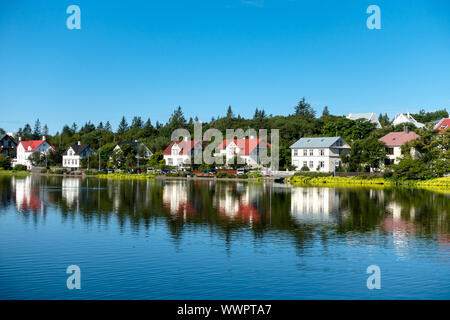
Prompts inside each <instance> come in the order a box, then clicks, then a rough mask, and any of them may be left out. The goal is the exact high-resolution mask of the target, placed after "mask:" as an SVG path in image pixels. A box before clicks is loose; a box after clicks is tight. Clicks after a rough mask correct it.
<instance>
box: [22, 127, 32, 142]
mask: <svg viewBox="0 0 450 320" xmlns="http://www.w3.org/2000/svg"><path fill="white" fill-rule="evenodd" d="M32 136H33V135H32V131H31V126H30V125H29V124H28V123H27V124H26V125H25V127H23V138H24V139H25V140H29V139H31V138H32Z"/></svg>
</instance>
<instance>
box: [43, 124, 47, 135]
mask: <svg viewBox="0 0 450 320" xmlns="http://www.w3.org/2000/svg"><path fill="white" fill-rule="evenodd" d="M42 134H43V135H44V136H47V135H48V127H47V124H45V125H44V129H42Z"/></svg>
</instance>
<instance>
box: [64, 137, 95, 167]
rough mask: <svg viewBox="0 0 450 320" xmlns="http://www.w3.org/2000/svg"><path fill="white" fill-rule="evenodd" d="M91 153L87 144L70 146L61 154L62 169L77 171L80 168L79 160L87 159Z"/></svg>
mask: <svg viewBox="0 0 450 320" xmlns="http://www.w3.org/2000/svg"><path fill="white" fill-rule="evenodd" d="M91 153H92V148H91V147H90V146H89V145H87V144H81V143H80V141H78V143H77V144H74V145H72V146H70V147H69V148H68V149H67V150H66V152H64V153H63V157H62V161H63V163H62V164H63V167H64V168H71V169H78V168H80V167H81V159H83V158H85V157H89V156H90V155H91Z"/></svg>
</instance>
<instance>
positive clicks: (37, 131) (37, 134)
mask: <svg viewBox="0 0 450 320" xmlns="http://www.w3.org/2000/svg"><path fill="white" fill-rule="evenodd" d="M41 134H42V131H41V122H40V121H39V119H37V120H36V122H35V123H34V130H33V137H34V138H35V139H39V137H40V136H41Z"/></svg>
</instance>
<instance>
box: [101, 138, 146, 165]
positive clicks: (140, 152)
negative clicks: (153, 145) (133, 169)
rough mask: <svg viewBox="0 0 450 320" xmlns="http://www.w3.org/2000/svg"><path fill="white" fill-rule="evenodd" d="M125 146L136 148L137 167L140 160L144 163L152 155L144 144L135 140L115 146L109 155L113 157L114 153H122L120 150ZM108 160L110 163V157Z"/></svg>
mask: <svg viewBox="0 0 450 320" xmlns="http://www.w3.org/2000/svg"><path fill="white" fill-rule="evenodd" d="M127 145H128V146H131V147H133V148H136V150H137V154H136V159H137V162H138V165H139V164H141V162H140V161H141V160H144V161H143V162H146V160H148V159H150V157H151V156H152V155H153V153H152V152H151V151H150V149H149V148H148V147H147V146H146V145H145V144H143V143H142V142H140V141H137V140H134V141H132V142H121V143H119V144H118V145H117V146H115V147H114V149H113V151H112V152H111V155H113V154H114V153H118V152H122V148H123V147H124V146H127ZM109 160H110V161H111V160H112V156H111V157H110V158H109Z"/></svg>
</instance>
